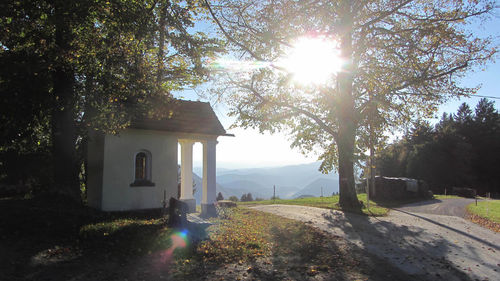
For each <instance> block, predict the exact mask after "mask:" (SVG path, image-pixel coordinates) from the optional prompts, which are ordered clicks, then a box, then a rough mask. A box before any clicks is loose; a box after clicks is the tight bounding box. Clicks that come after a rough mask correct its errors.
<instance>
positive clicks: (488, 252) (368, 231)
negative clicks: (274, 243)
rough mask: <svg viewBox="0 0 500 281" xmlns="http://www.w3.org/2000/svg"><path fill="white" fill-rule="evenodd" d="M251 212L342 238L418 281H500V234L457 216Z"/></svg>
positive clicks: (296, 209)
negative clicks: (280, 217)
mask: <svg viewBox="0 0 500 281" xmlns="http://www.w3.org/2000/svg"><path fill="white" fill-rule="evenodd" d="M447 200H448V199H447ZM443 201H444V200H443ZM253 208H255V209H257V210H261V211H265V212H270V213H273V214H276V215H279V216H283V217H287V218H291V219H296V220H300V221H303V222H305V223H307V224H309V225H311V226H313V227H317V228H320V229H322V230H325V231H327V232H329V233H331V234H333V235H337V236H340V237H344V238H345V239H346V240H347V241H349V242H351V243H353V244H354V245H356V246H358V247H360V248H362V249H364V250H366V251H368V252H370V253H372V254H375V255H377V256H379V257H381V258H383V259H386V260H387V261H388V262H390V263H391V264H393V265H395V266H397V267H398V268H400V269H401V270H403V271H405V272H406V273H407V274H409V275H412V276H414V277H416V278H417V279H420V280H500V233H495V232H493V231H491V230H489V229H485V228H482V227H480V226H478V225H476V224H474V223H472V222H470V221H468V220H465V219H464V218H461V217H456V216H446V215H436V214H425V213H413V212H409V211H408V210H406V209H400V210H393V211H391V212H390V214H389V215H388V216H387V217H379V218H374V217H366V216H360V215H355V214H349V213H342V212H339V211H334V210H327V209H320V208H313V207H306V206H291V205H261V206H255V207H253ZM437 209H439V207H438V208H437Z"/></svg>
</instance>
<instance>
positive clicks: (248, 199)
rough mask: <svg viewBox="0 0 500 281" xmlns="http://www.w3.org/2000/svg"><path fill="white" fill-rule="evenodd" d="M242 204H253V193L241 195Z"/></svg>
mask: <svg viewBox="0 0 500 281" xmlns="http://www.w3.org/2000/svg"><path fill="white" fill-rule="evenodd" d="M240 201H241V202H251V201H253V196H252V193H248V194H243V195H241V199H240Z"/></svg>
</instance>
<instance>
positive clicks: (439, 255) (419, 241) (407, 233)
mask: <svg viewBox="0 0 500 281" xmlns="http://www.w3.org/2000/svg"><path fill="white" fill-rule="evenodd" d="M411 215H413V214H411ZM339 216H343V217H345V219H343V218H340V217H339ZM414 216H415V215H414ZM324 218H325V219H326V220H327V221H328V223H329V227H332V228H334V227H335V228H340V229H341V230H342V231H343V232H344V233H345V234H346V237H347V239H348V240H349V241H352V242H354V243H355V244H357V245H358V246H359V247H361V248H363V249H366V250H368V251H369V252H370V253H374V254H376V255H377V256H378V257H382V258H383V259H384V260H385V261H387V262H390V263H391V264H393V265H396V266H397V267H398V268H400V269H402V270H404V271H405V272H406V273H408V274H409V275H410V276H413V277H416V278H417V279H419V280H442V278H444V279H446V280H471V279H470V278H469V277H468V276H467V275H466V274H465V273H463V272H462V271H461V270H459V269H458V268H456V267H455V266H454V265H453V264H452V263H451V262H449V261H448V260H447V257H446V255H447V253H450V252H452V251H453V250H454V249H456V248H457V245H455V244H453V243H450V242H449V241H447V240H446V239H443V238H436V237H432V239H425V238H423V237H425V236H427V235H430V234H426V233H425V230H424V229H421V228H416V227H409V226H407V225H398V224H395V223H392V222H388V221H384V220H381V219H377V218H369V217H368V216H365V215H358V214H352V213H345V214H342V213H339V212H330V213H328V214H327V215H324ZM419 218H420V217H419ZM424 219H425V218H424ZM426 220H427V221H431V220H429V219H426ZM433 223H436V224H437V225H439V227H445V228H447V229H450V228H449V227H447V226H445V225H442V224H440V223H438V222H433ZM408 225H411V222H408ZM450 230H452V229H450ZM453 231H457V232H460V233H461V234H462V235H467V236H471V235H469V234H467V233H464V232H462V231H459V230H456V229H453ZM427 238H430V237H427ZM476 239H478V238H476ZM429 240H432V241H433V242H432V243H429ZM483 242H484V241H483ZM396 280H397V278H396Z"/></svg>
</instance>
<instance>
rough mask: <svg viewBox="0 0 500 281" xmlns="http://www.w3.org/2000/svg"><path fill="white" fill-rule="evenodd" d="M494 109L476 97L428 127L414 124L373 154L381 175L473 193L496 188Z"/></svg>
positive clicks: (499, 123) (497, 123)
mask: <svg viewBox="0 0 500 281" xmlns="http://www.w3.org/2000/svg"><path fill="white" fill-rule="evenodd" d="M498 139H500V114H499V113H498V111H497V110H496V109H495V108H494V105H493V102H491V101H488V100H487V99H481V100H480V101H479V103H478V104H477V106H476V109H475V111H474V112H472V110H471V109H470V108H469V106H468V105H467V104H465V103H464V104H462V105H461V106H460V108H459V109H458V111H457V113H456V114H450V115H448V114H446V113H445V114H444V115H443V117H442V118H441V121H440V122H439V123H437V124H436V125H435V126H434V127H431V126H430V125H429V124H428V123H424V124H419V125H417V126H416V127H415V128H413V129H412V130H411V132H409V133H408V134H406V135H405V136H404V137H403V139H401V140H399V141H397V142H395V143H393V144H391V145H389V146H388V147H387V148H385V149H383V150H381V151H380V153H379V154H378V155H377V172H378V173H379V174H380V175H384V176H405V177H412V178H418V179H423V180H425V181H427V182H428V183H430V185H431V187H432V189H433V191H434V192H438V193H444V189H445V188H447V189H448V191H450V190H451V187H454V186H456V187H472V188H474V189H476V190H477V191H478V193H479V194H485V193H486V192H492V193H500V189H498V185H497V184H495V183H496V182H498V181H499V180H500V176H499V175H498V172H497V171H498V169H500V164H499V162H498V159H499V157H500V144H499V143H498Z"/></svg>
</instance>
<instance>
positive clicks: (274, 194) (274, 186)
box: [273, 185, 276, 204]
mask: <svg viewBox="0 0 500 281" xmlns="http://www.w3.org/2000/svg"><path fill="white" fill-rule="evenodd" d="M275 201H276V185H273V204H274V202H275Z"/></svg>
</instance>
